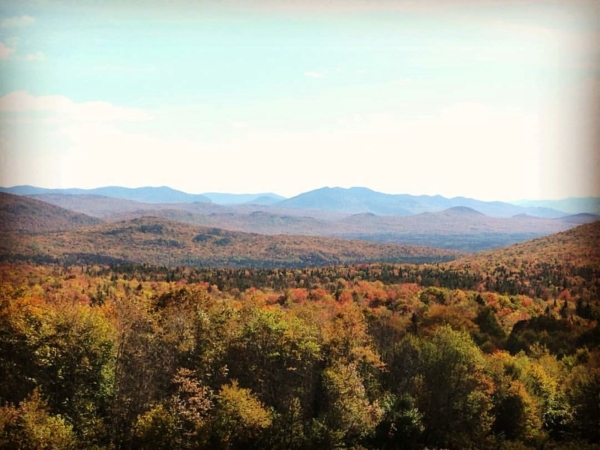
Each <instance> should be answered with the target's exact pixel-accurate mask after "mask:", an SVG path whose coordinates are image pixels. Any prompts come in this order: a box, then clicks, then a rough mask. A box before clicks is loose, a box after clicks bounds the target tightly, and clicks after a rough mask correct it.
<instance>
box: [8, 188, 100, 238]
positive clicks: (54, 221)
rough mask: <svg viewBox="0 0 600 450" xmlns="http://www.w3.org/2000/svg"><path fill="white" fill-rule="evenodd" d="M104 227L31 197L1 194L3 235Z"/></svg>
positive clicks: (83, 216) (75, 213)
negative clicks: (9, 232) (17, 232)
mask: <svg viewBox="0 0 600 450" xmlns="http://www.w3.org/2000/svg"><path fill="white" fill-rule="evenodd" d="M99 223H102V221H101V220H99V219H97V218H94V217H90V216H87V215H85V214H81V213H77V212H74V211H70V210H68V209H64V208H60V207H58V206H55V205H51V204H49V203H45V202H41V201H39V200H35V199H31V198H28V197H23V196H18V195H12V194H6V193H0V231H4V232H6V231H22V232H29V233H46V232H51V231H63V230H72V229H75V228H81V227H85V226H89V225H96V224H99Z"/></svg>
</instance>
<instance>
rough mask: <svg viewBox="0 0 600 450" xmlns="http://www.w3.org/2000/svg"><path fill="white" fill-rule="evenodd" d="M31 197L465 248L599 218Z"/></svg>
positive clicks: (239, 227)
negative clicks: (391, 212) (385, 212)
mask: <svg viewBox="0 0 600 450" xmlns="http://www.w3.org/2000/svg"><path fill="white" fill-rule="evenodd" d="M32 198H36V199H39V200H43V201H47V202H50V203H52V204H55V205H57V206H61V207H63V208H66V209H71V210H74V211H77V212H81V213H85V214H87V215H90V216H96V217H99V218H102V219H103V220H106V221H110V222H118V221H124V220H133V219H136V218H141V217H148V216H152V217H161V218H164V219H168V220H173V221H177V222H182V223H186V224H191V225H200V226H208V227H216V228H222V229H227V230H231V231H241V232H248V233H260V234H266V235H277V234H286V235H307V236H328V237H340V238H345V239H360V240H367V241H372V242H380V243H394V244H408V245H424V246H429V247H438V248H446V249H454V250H460V251H466V252H473V251H481V250H487V249H491V248H498V247H503V246H506V245H511V244H514V243H517V242H522V241H525V240H528V239H533V238H536V237H540V236H544V235H548V234H552V233H557V232H559V231H564V230H567V229H569V228H572V227H575V226H577V225H579V224H582V223H587V222H591V221H594V220H598V218H599V217H598V216H594V215H590V214H580V215H576V216H565V217H561V218H558V219H544V218H539V217H533V216H529V215H527V214H519V215H517V216H514V217H505V218H498V217H489V216H487V215H484V214H482V213H480V212H479V211H477V210H475V209H473V208H470V207H466V206H455V207H451V208H448V209H445V210H441V211H436V212H425V213H420V214H414V215H410V216H395V215H377V214H373V213H359V214H344V213H341V212H331V211H326V210H314V209H313V210H304V209H294V208H283V207H275V206H264V205H218V204H215V203H144V202H136V201H132V200H124V199H116V198H110V197H105V196H98V195H88V194H85V195H69V194H37V195H35V196H33V197H32Z"/></svg>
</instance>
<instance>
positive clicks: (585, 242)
mask: <svg viewBox="0 0 600 450" xmlns="http://www.w3.org/2000/svg"><path fill="white" fill-rule="evenodd" d="M530 264H563V265H564V264H568V265H569V266H589V267H595V268H596V270H598V271H600V222H598V221H596V222H593V223H588V224H584V225H580V226H578V227H576V228H572V229H570V230H567V231H564V232H560V233H556V234H551V235H549V236H544V237H541V238H538V239H533V240H530V241H527V242H522V243H519V244H514V245H511V246H508V247H506V248H501V249H496V250H490V251H486V252H481V253H478V254H475V255H469V256H465V257H463V258H461V259H460V260H456V261H453V262H451V263H448V265H449V266H450V267H463V268H464V267H479V268H485V267H487V266H492V265H493V266H502V265H503V266H505V267H513V268H516V267H521V266H523V265H530Z"/></svg>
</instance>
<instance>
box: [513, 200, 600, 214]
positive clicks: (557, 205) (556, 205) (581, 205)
mask: <svg viewBox="0 0 600 450" xmlns="http://www.w3.org/2000/svg"><path fill="white" fill-rule="evenodd" d="M514 203H515V204H516V205H519V206H525V207H544V208H553V209H558V210H560V211H564V212H566V213H569V214H580V213H588V214H600V197H569V198H564V199H562V200H520V201H517V202H514Z"/></svg>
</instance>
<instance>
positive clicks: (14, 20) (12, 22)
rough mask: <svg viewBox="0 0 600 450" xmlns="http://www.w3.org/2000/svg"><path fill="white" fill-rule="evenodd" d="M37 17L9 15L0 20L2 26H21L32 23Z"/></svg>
mask: <svg viewBox="0 0 600 450" xmlns="http://www.w3.org/2000/svg"><path fill="white" fill-rule="evenodd" d="M34 22H35V19H34V18H33V17H31V16H27V15H25V16H20V17H8V18H6V19H2V20H0V28H20V27H26V26H28V25H32V24H33V23H34Z"/></svg>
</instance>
